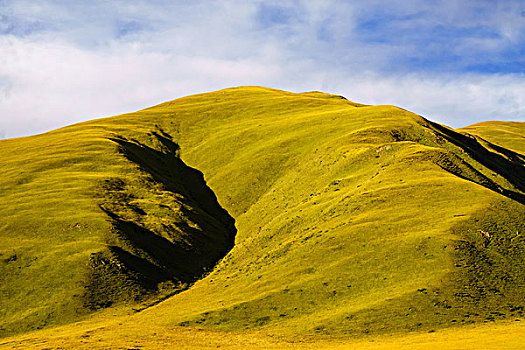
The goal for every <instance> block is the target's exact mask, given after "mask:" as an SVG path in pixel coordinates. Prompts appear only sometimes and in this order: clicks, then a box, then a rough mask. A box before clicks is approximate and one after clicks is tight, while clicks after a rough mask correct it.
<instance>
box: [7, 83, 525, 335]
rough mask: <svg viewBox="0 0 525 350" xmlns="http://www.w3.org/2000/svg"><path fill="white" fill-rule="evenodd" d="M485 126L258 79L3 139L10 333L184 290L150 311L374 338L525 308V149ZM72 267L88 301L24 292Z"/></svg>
mask: <svg viewBox="0 0 525 350" xmlns="http://www.w3.org/2000/svg"><path fill="white" fill-rule="evenodd" d="M320 96H322V98H320ZM460 131H461V132H463V131H462V130H460ZM467 132H468V131H467ZM473 137H475V138H471V137H469V136H465V135H461V134H460V133H458V132H456V131H453V130H451V129H448V128H446V127H444V126H441V125H439V124H437V123H432V122H430V121H427V120H426V119H424V118H423V117H421V116H418V115H415V114H413V113H410V112H408V111H405V110H403V109H401V108H398V107H393V106H365V105H360V104H357V103H354V102H350V101H348V100H346V99H344V98H341V97H340V96H337V95H329V94H322V93H318V92H309V93H302V94H294V93H289V92H284V91H281V90H274V89H264V88H254V87H240V88H233V89H225V90H221V91H218V92H212V93H205V94H199V95H193V96H188V97H184V98H182V99H177V100H174V101H169V102H166V103H163V104H160V105H157V106H154V107H151V108H147V109H144V110H141V111H138V112H135V113H129V114H124V115H120V116H116V117H111V118H103V119H97V120H93V121H89V122H84V123H80V124H76V125H72V126H69V127H65V128H61V129H59V130H56V131H52V132H49V133H46V134H42V135H38V136H34V137H29V138H24V139H19V140H13V141H7V142H0V148H3V151H2V156H1V157H3V158H1V159H0V167H3V168H2V171H3V173H4V174H6V177H5V178H4V179H3V180H2V181H1V182H0V194H1V195H2V196H3V197H4V198H5V201H4V203H3V204H2V205H0V213H2V215H4V216H5V217H7V218H8V222H7V224H4V226H3V230H2V231H1V232H0V234H2V238H3V239H4V240H5V241H6V247H5V248H3V250H0V254H1V257H0V258H2V259H4V265H1V267H2V271H0V272H2V273H4V276H7V279H6V281H9V283H6V284H3V286H2V287H0V288H4V289H3V291H2V293H3V294H0V305H1V306H2V308H1V310H2V314H1V319H2V320H3V322H4V323H3V324H2V325H0V327H2V328H3V331H2V333H4V334H8V333H9V332H20V331H26V330H28V329H32V328H37V327H45V326H49V325H52V324H57V323H65V322H71V321H72V320H78V319H81V318H82V317H84V316H85V314H86V313H88V312H92V310H99V309H101V308H107V307H111V308H115V307H120V306H121V305H133V304H134V303H136V302H140V301H141V300H145V299H144V298H146V300H147V299H148V298H153V299H150V301H147V304H148V305H150V304H151V303H152V302H151V300H162V299H164V298H166V296H169V295H174V296H173V297H171V298H168V299H166V300H165V301H163V302H161V303H154V304H155V306H154V307H150V308H147V309H145V310H143V311H142V312H141V313H140V314H141V316H140V317H143V320H144V322H146V321H147V322H153V323H155V324H166V325H176V324H179V325H184V326H198V327H204V328H210V329H218V330H236V331H238V330H243V329H262V330H266V331H269V332H276V333H278V334H280V333H290V334H336V335H337V334H354V335H363V334H380V333H389V332H401V331H421V330H424V331H429V330H434V329H437V328H443V327H454V326H456V325H458V324H462V325H463V324H468V323H469V322H484V321H487V320H489V319H490V318H491V317H492V319H506V318H511V317H521V316H522V313H520V310H522V309H520V308H521V307H523V306H525V305H522V303H521V299H520V295H519V290H520V286H521V285H523V283H524V281H523V277H522V275H523V274H521V271H523V269H524V267H523V266H521V265H520V264H519V263H517V264H513V263H515V262H516V261H521V260H520V259H522V258H523V256H524V255H525V253H524V252H523V249H522V246H523V240H522V238H521V236H520V235H516V232H521V231H522V230H523V229H524V228H523V222H522V221H520V217H521V216H520V215H522V214H524V213H525V212H524V205H523V203H524V202H523V196H524V193H525V191H524V189H525V186H524V183H523V178H525V177H524V176H523V174H524V167H523V158H521V155H520V154H519V153H516V152H514V151H510V150H506V149H504V148H502V147H501V146H497V145H496V144H495V143H492V141H485V139H484V138H483V136H479V135H475V136H473ZM18 169H24V170H25V172H26V174H24V175H23V174H22V172H20V171H19V170H18ZM466 180H468V181H466ZM15 184H16V185H15ZM43 188H44V189H45V190H42V189H43ZM42 191H43V192H42ZM41 193H45V195H41ZM35 203H44V208H45V209H42V210H41V209H39V208H42V206H38V205H35ZM451 203H452V204H451ZM46 205H47V206H46ZM166 206H167V207H166ZM23 210H25V213H26V214H25V215H26V216H25V218H22V217H21V216H20V215H19V213H21V212H23ZM40 217H46V222H47V224H46V225H47V226H46V225H41V222H42V220H41V219H40ZM77 224H78V226H77ZM37 225H40V226H41V228H40V229H39V230H37V231H36V233H35V230H34V227H37ZM15 229H16V230H17V231H16V232H17V235H18V236H13V237H12V236H11V235H12V232H14V230H15ZM486 234H487V235H488V237H487V236H486ZM233 239H235V244H233ZM40 241H46V242H54V243H57V244H56V246H57V247H60V249H61V250H60V249H59V250H58V251H55V250H51V249H50V250H49V251H48V250H45V249H44V247H41V248H35V247H36V242H40ZM21 242H24V243H21ZM73 246H74V247H73ZM12 247H14V249H16V251H17V255H16V256H17V258H16V260H15V261H8V260H10V259H11V257H12V256H13V255H12V249H13V248H12ZM161 247H162V248H161ZM166 247H170V248H166ZM184 247H186V248H184ZM39 249H40V250H39ZM46 249H47V248H46ZM57 249H58V248H57ZM190 255H191V257H190ZM65 256H71V257H72V258H64V257H65ZM31 259H36V260H31ZM49 259H56V260H57V261H60V262H61V263H60V264H62V265H60V264H59V265H58V266H56V267H54V268H50V267H49V266H52V265H50V263H49V262H47V261H48V260H49ZM68 259H71V262H68ZM522 260H523V259H522ZM29 261H32V262H31V263H29V265H28V262H29ZM216 261H218V265H217V266H215V268H213V265H214V264H215V262H216ZM86 262H89V263H88V264H87V265H88V266H86ZM458 264H459V266H456V265H458ZM119 265H121V266H123V267H124V269H123V268H122V267H119ZM72 266H84V267H85V268H82V269H78V268H73V267H72ZM19 267H20V268H19ZM18 270H20V272H18ZM122 270H125V271H126V274H125V275H122ZM42 271H45V273H44V272H42ZM63 271H68V273H70V274H71V276H72V278H69V280H71V281H69V280H68V281H66V280H61V279H57V281H56V285H55V286H54V288H55V290H56V292H55V293H57V295H60V296H61V298H62V299H64V300H68V302H69V303H70V304H68V305H65V306H64V305H60V304H58V303H56V301H55V300H50V301H49V303H48V304H46V306H45V307H47V309H46V308H45V307H42V304H41V302H40V301H39V300H38V298H41V296H42V295H45V293H46V291H45V289H44V288H41V289H39V288H36V289H35V290H34V291H33V292H32V295H33V296H34V297H35V298H36V299H34V300H32V299H27V297H26V295H25V294H24V293H21V292H20V291H15V287H19V286H23V285H24V284H23V282H22V281H21V280H20V278H19V277H17V276H24V278H25V277H27V276H30V277H31V278H35V285H38V283H41V284H43V285H45V284H46V283H48V282H47V281H48V280H49V279H50V277H49V276H53V274H55V276H59V275H61V274H63ZM37 273H38V275H37ZM35 276H40V277H38V278H40V279H38V278H37V277H35ZM46 276H47V277H46ZM498 276H505V280H501V279H500V277H498ZM86 277H89V278H92V279H91V282H88V283H87V284H86V283H85V281H86ZM200 277H204V278H202V279H199V278H200ZM89 278H88V281H89ZM194 282H195V283H194ZM190 285H191V288H189V289H185V288H187V287H188V286H190ZM97 288H99V289H97ZM86 290H87V298H84V299H82V300H80V302H82V303H83V307H84V308H86V307H87V309H88V310H85V311H82V312H81V313H80V314H76V313H75V312H77V311H78V310H83V309H82V307H80V306H82V305H79V304H78V303H79V299H78V295H82V293H84V292H86ZM183 290H184V291H183ZM17 293H18V294H17ZM458 293H459V294H458ZM175 294H176V295H175ZM1 295H9V297H8V298H7V299H6V298H4V300H2V298H1ZM481 301H483V302H484V303H485V304H484V306H483V307H480V306H479V305H476V303H479V302H481ZM7 303H12V304H13V305H18V306H19V305H22V303H23V304H24V308H25V309H24V310H25V311H23V312H25V313H26V314H30V315H32V316H31V318H29V319H28V318H27V317H25V316H24V315H25V314H23V313H21V312H20V310H16V309H15V308H14V306H8V305H7ZM75 310H76V311H75ZM61 313H62V314H61ZM492 313H496V314H492ZM50 315H52V316H50ZM53 315H54V316H53ZM64 315H65V316H64ZM467 315H468V316H467Z"/></svg>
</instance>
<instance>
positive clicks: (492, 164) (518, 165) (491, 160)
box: [428, 121, 525, 204]
mask: <svg viewBox="0 0 525 350" xmlns="http://www.w3.org/2000/svg"><path fill="white" fill-rule="evenodd" d="M428 123H429V124H430V125H431V126H432V128H433V129H434V130H435V131H437V132H439V133H440V134H441V135H442V136H443V137H444V138H445V139H446V140H447V141H449V142H451V143H452V144H454V145H456V146H457V147H460V148H461V149H463V150H464V151H465V152H466V153H467V154H468V156H469V157H471V158H472V159H474V160H475V161H477V162H478V163H480V164H481V165H483V166H484V167H486V168H487V169H489V170H490V171H492V172H493V173H496V174H499V175H501V176H503V177H504V178H505V180H507V181H508V182H509V183H510V184H511V185H512V186H513V187H514V188H515V189H516V190H517V191H516V190H513V189H508V188H502V187H501V186H499V185H497V184H496V183H494V181H492V180H490V179H488V178H487V177H486V176H484V175H482V174H481V173H479V172H477V171H475V170H474V169H473V168H472V167H471V166H470V165H469V167H470V168H472V170H474V171H475V172H476V173H478V174H479V176H480V178H483V181H481V182H478V181H476V180H475V179H472V178H469V177H465V178H466V179H467V180H470V181H473V182H476V183H478V184H480V185H482V186H485V187H487V188H489V189H491V190H493V191H496V192H498V193H500V194H502V195H504V196H506V197H508V198H511V199H513V200H515V201H517V202H519V203H521V204H525V195H524V194H523V193H520V192H525V166H524V163H523V161H522V157H521V155H519V154H517V153H515V152H512V151H510V150H507V149H503V148H501V147H499V146H496V145H493V144H490V147H493V146H494V147H493V148H494V150H496V151H498V152H500V153H502V154H504V155H505V156H506V157H507V158H508V159H507V158H505V157H504V156H502V155H501V154H497V153H494V152H491V151H489V150H488V149H487V148H485V147H483V146H482V145H481V144H480V143H479V142H478V141H477V139H476V138H475V137H470V136H467V135H463V134H460V133H457V132H455V131H453V130H450V129H448V128H446V127H444V126H442V125H440V124H437V123H433V122H430V121H429V122H428ZM509 159H510V160H509ZM463 163H464V164H466V163H465V162H463ZM440 166H441V165H440ZM442 168H443V169H445V170H447V171H450V172H451V173H453V174H455V175H457V176H460V177H462V176H461V174H460V173H456V172H454V171H451V170H450V169H449V168H447V167H443V166H442Z"/></svg>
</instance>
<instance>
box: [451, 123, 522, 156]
mask: <svg viewBox="0 0 525 350" xmlns="http://www.w3.org/2000/svg"><path fill="white" fill-rule="evenodd" d="M459 131H461V132H466V133H470V134H472V135H475V136H477V137H479V138H480V139H483V140H484V141H485V142H488V143H490V145H489V147H491V148H493V149H494V150H495V151H496V152H497V151H499V150H502V151H503V154H505V150H504V149H502V148H506V149H507V150H510V151H513V152H514V153H519V154H520V158H521V160H524V159H525V123H520V122H497V121H490V122H483V123H477V124H474V125H470V126H467V127H465V128H462V129H459ZM494 146H496V147H494ZM498 146H499V147H498ZM507 153H508V152H507Z"/></svg>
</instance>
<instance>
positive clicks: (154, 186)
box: [86, 130, 236, 309]
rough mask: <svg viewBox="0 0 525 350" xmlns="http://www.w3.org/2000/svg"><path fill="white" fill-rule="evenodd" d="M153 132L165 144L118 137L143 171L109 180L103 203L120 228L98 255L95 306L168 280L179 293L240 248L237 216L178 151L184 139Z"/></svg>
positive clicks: (91, 290)
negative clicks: (229, 253) (180, 141)
mask: <svg viewBox="0 0 525 350" xmlns="http://www.w3.org/2000/svg"><path fill="white" fill-rule="evenodd" d="M149 135H150V136H152V137H153V138H154V139H153V140H154V141H155V140H156V141H157V143H156V144H157V146H156V147H159V146H160V148H161V150H158V149H155V148H153V147H150V146H148V145H145V144H143V143H140V142H138V141H136V140H128V139H125V138H123V137H113V138H111V140H112V141H114V142H116V143H117V144H118V145H119V151H120V153H121V154H122V155H123V156H124V157H125V158H127V159H128V160H129V161H130V162H132V163H133V164H135V165H136V166H137V167H138V168H139V173H137V175H136V176H134V177H128V178H113V179H108V180H106V181H105V183H104V185H103V191H104V199H103V202H102V203H101V209H102V210H103V211H104V212H105V213H106V214H107V216H108V217H109V218H110V220H111V222H112V225H113V234H112V235H110V237H108V251H107V252H106V253H97V254H94V255H93V257H92V259H91V263H90V265H91V268H92V271H93V273H92V275H91V280H90V281H89V283H88V287H87V289H88V290H87V295H86V299H87V302H86V305H87V306H88V307H89V308H91V309H97V308H103V307H107V306H110V305H112V304H113V303H115V302H120V301H130V300H131V301H137V300H141V298H142V299H143V298H144V297H146V296H151V295H152V294H153V295H154V294H155V293H156V292H157V291H158V290H159V288H160V287H159V285H161V284H163V283H166V282H170V283H172V285H173V286H175V288H174V289H172V290H171V291H167V293H168V294H173V293H174V292H176V290H177V288H178V289H179V290H180V289H181V288H184V287H187V286H188V285H190V284H192V283H193V282H195V281H196V280H198V279H200V278H201V277H202V276H203V275H204V274H205V273H207V271H209V270H210V269H212V268H213V266H215V264H216V263H217V262H218V261H219V260H220V259H222V258H223V257H224V256H225V255H226V254H227V253H228V252H229V251H230V250H231V248H233V245H234V240H235V235H236V228H235V221H234V219H233V218H232V217H231V216H230V215H229V214H228V212H227V211H226V210H225V209H223V208H222V207H221V206H220V205H219V203H218V201H217V197H216V196H215V194H214V193H213V191H212V190H211V189H210V188H209V187H208V186H207V185H206V182H205V180H204V176H203V174H202V173H201V172H200V171H198V170H196V169H193V168H190V167H189V166H187V165H186V164H185V163H184V162H183V161H182V160H181V159H180V158H179V157H178V155H179V146H178V145H177V144H176V143H175V142H174V141H173V140H172V139H171V138H170V137H169V135H168V134H166V133H164V132H163V131H162V130H161V131H159V132H153V133H150V134H149ZM163 199H165V200H166V202H162V200H163ZM143 202H146V205H143V204H141V203H143ZM141 205H142V206H141ZM125 291H127V292H125ZM165 294H166V293H165ZM126 295H127V296H126ZM159 297H160V298H162V297H163V296H162V295H159Z"/></svg>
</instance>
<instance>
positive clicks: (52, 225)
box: [0, 127, 235, 335]
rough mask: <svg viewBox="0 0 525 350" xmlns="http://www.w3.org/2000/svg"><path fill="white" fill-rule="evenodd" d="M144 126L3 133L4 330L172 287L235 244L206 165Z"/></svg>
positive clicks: (71, 316)
mask: <svg viewBox="0 0 525 350" xmlns="http://www.w3.org/2000/svg"><path fill="white" fill-rule="evenodd" d="M130 130H132V128H130ZM148 130H151V132H149V133H147V134H146V133H144V134H143V135H141V136H143V137H144V139H143V140H142V141H139V140H137V139H133V138H129V139H128V138H126V137H124V136H123V135H122V134H119V133H118V130H117V131H116V132H113V131H108V130H104V128H97V127H92V128H80V129H79V130H75V129H74V128H73V130H70V131H66V130H64V131H57V132H52V133H48V134H44V135H39V136H34V137H29V138H23V139H15V140H6V141H2V142H1V143H0V150H1V151H0V154H1V155H0V169H1V170H0V171H1V172H2V174H3V177H2V178H1V179H0V195H1V198H2V201H1V202H0V212H1V213H2V223H1V226H0V237H1V240H2V243H3V244H2V247H1V248H0V259H1V260H0V276H1V278H2V281H1V284H0V290H1V293H0V319H1V324H0V331H1V333H2V334H4V335H5V334H9V333H12V332H18V331H24V330H28V329H34V328H41V327H44V326H46V325H52V324H56V323H64V322H69V321H73V320H75V319H78V317H80V316H82V315H84V314H87V313H89V312H91V311H94V310H97V309H100V308H106V307H108V306H112V305H119V304H126V303H130V302H131V303H136V302H139V301H141V300H144V299H145V298H146V297H148V296H156V297H162V296H163V295H166V294H168V295H169V294H172V293H174V292H176V291H178V290H180V289H183V288H184V287H185V286H186V285H187V284H188V283H191V282H193V281H194V280H195V278H198V277H199V276H201V275H202V274H203V273H204V272H205V271H206V270H207V269H209V268H211V267H212V266H213V265H214V264H215V262H216V261H217V260H218V259H220V258H221V257H222V256H224V254H225V253H226V252H227V251H228V250H229V249H230V248H231V246H232V245H233V240H234V235H235V227H234V221H233V219H232V218H231V217H230V216H229V215H228V214H227V212H226V211H225V210H224V209H222V208H221V207H220V206H219V205H218V203H217V200H216V197H215V195H214V194H213V192H212V191H211V190H210V189H209V188H208V187H207V186H206V184H205V182H204V179H203V177H202V174H201V173H200V172H198V171H196V170H194V169H191V168H189V167H188V166H187V165H185V164H184V162H182V161H181V160H180V159H179V158H178V155H177V152H178V148H177V145H176V144H175V143H174V142H173V141H171V140H170V139H169V137H166V135H163V134H162V130H159V129H155V128H151V129H148ZM127 135H128V136H129V135H130V133H128V134H127ZM148 145H149V146H148Z"/></svg>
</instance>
